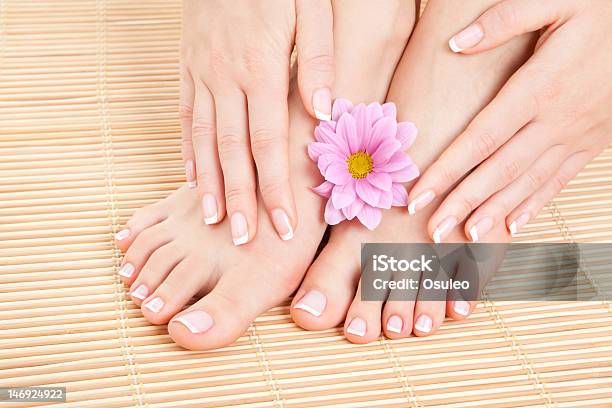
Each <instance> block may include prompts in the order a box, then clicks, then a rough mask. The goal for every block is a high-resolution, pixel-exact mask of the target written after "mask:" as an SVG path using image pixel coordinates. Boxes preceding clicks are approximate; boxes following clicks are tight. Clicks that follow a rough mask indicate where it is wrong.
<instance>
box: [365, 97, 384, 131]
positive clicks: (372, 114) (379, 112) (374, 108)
mask: <svg viewBox="0 0 612 408" xmlns="http://www.w3.org/2000/svg"><path fill="white" fill-rule="evenodd" d="M367 112H368V119H369V120H370V126H372V124H373V123H376V121H377V120H378V119H380V118H382V117H383V116H384V113H383V109H382V106H381V105H380V103H378V102H373V103H371V104H369V105H368V108H367Z"/></svg>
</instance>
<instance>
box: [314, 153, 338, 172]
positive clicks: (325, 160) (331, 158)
mask: <svg viewBox="0 0 612 408" xmlns="http://www.w3.org/2000/svg"><path fill="white" fill-rule="evenodd" d="M334 162H336V163H342V161H341V160H340V159H338V156H337V155H336V154H322V155H320V156H319V160H317V167H318V168H319V171H320V172H321V174H322V175H325V172H326V171H327V168H328V167H329V166H330V165H331V164H332V163H334Z"/></svg>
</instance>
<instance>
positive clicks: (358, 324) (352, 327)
mask: <svg viewBox="0 0 612 408" xmlns="http://www.w3.org/2000/svg"><path fill="white" fill-rule="evenodd" d="M346 332H347V333H349V334H354V335H355V336H359V337H363V336H365V334H366V322H365V320H363V319H362V318H361V317H355V318H354V319H353V320H351V323H350V324H349V325H348V327H347V328H346Z"/></svg>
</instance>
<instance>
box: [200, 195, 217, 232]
mask: <svg viewBox="0 0 612 408" xmlns="http://www.w3.org/2000/svg"><path fill="white" fill-rule="evenodd" d="M202 207H203V209H204V223H206V225H211V224H216V223H217V222H218V221H219V215H218V213H217V200H216V199H215V196H214V195H212V194H210V193H206V194H204V197H202Z"/></svg>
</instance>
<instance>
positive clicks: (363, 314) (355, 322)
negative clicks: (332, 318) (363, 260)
mask: <svg viewBox="0 0 612 408" xmlns="http://www.w3.org/2000/svg"><path fill="white" fill-rule="evenodd" d="M381 309H382V302H381V301H364V300H361V285H360V287H359V288H358V289H357V294H356V295H355V298H354V299H353V303H352V304H351V307H350V308H349V311H348V313H347V315H346V321H345V323H344V335H345V336H346V338H347V339H348V340H349V341H351V342H352V343H359V344H363V343H369V342H371V341H373V340H376V338H377V337H378V336H379V335H380V315H381Z"/></svg>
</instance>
